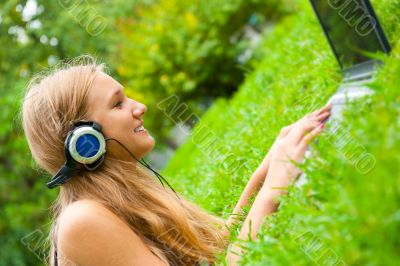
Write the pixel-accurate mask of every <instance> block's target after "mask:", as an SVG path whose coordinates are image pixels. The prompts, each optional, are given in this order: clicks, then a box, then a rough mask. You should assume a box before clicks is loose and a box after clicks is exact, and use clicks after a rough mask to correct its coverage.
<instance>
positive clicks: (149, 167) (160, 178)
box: [105, 138, 180, 199]
mask: <svg viewBox="0 0 400 266" xmlns="http://www.w3.org/2000/svg"><path fill="white" fill-rule="evenodd" d="M107 140H114V141H116V142H117V143H118V144H119V145H120V146H121V147H123V148H124V149H125V150H126V151H127V152H128V153H129V155H130V156H132V157H133V158H134V159H135V160H136V161H138V162H139V163H140V164H141V165H143V166H144V167H146V168H147V169H149V170H150V171H151V172H153V173H154V174H155V175H156V177H157V178H158V180H159V181H160V183H161V185H162V186H163V187H164V188H165V186H164V183H163V181H164V182H165V183H166V184H167V185H168V187H169V188H170V189H171V190H172V191H173V192H174V193H175V195H176V196H177V197H178V199H180V198H179V196H178V194H177V193H176V192H175V190H174V189H173V188H172V186H171V185H170V184H169V183H168V181H167V180H166V179H165V178H164V177H163V176H162V175H160V174H159V173H158V172H157V171H156V170H154V169H153V168H151V166H150V165H149V164H148V163H147V162H146V161H145V160H144V159H141V161H139V160H138V159H137V158H136V157H135V155H133V154H132V153H131V152H130V151H129V150H128V149H127V148H126V147H125V145H123V144H122V143H121V142H120V141H118V140H116V139H114V138H106V139H105V141H107Z"/></svg>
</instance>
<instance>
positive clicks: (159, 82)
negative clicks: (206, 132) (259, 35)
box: [117, 0, 295, 138]
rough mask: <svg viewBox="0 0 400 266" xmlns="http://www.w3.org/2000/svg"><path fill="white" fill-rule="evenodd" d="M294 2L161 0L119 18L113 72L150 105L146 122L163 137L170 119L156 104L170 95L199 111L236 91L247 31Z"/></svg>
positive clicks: (259, 27)
mask: <svg viewBox="0 0 400 266" xmlns="http://www.w3.org/2000/svg"><path fill="white" fill-rule="evenodd" d="M294 2H295V1H291V0H289V1H283V2H282V1H277V0H269V1H260V0H251V1H245V0H233V1H225V0H216V1H213V0H195V1H193V0H184V1H182V0H160V1H158V2H157V3H156V4H154V5H150V6H148V8H142V7H138V9H137V10H136V12H137V13H138V14H139V17H138V18H137V19H131V18H129V19H127V20H123V21H121V23H120V24H119V31H120V32H121V33H122V34H123V35H124V36H125V39H124V40H123V42H122V43H121V44H120V46H119V47H120V51H119V54H120V57H119V59H117V61H119V63H120V64H119V65H118V67H117V71H118V74H119V75H120V76H121V77H122V78H123V81H124V84H126V87H127V90H128V91H129V92H130V93H131V95H133V97H134V98H137V99H139V100H142V101H143V102H144V103H146V104H147V105H148V106H150V107H151V108H149V110H150V112H149V113H150V115H151V116H152V117H151V118H149V119H148V122H147V124H146V126H147V127H149V128H151V129H152V132H155V133H156V134H157V135H158V136H159V137H162V138H163V137H165V136H166V135H167V133H168V132H169V129H170V123H169V121H168V120H167V119H163V116H161V115H160V110H158V109H157V107H156V104H157V103H158V102H159V101H161V100H163V99H164V98H166V97H167V96H170V95H171V94H176V95H178V96H179V97H180V98H182V99H184V100H185V101H186V102H187V104H188V105H189V107H190V108H191V109H192V110H195V111H196V112H198V113H199V114H200V113H202V112H203V111H204V110H205V109H206V108H207V107H208V106H209V105H210V103H211V101H212V100H213V98H215V97H217V96H230V95H231V94H232V93H233V92H234V91H236V89H237V87H238V85H239V84H240V83H241V82H242V80H243V68H246V66H244V65H243V64H244V62H240V61H239V60H238V58H239V57H240V56H241V55H243V53H244V52H245V50H246V49H248V48H249V46H250V41H251V40H250V39H249V38H248V37H246V34H247V35H248V34H249V31H250V29H252V31H259V30H262V28H264V27H265V25H266V23H267V22H268V23H271V22H273V21H275V20H277V19H279V18H280V17H282V16H283V15H285V14H287V13H289V12H293V9H294V8H291V7H290V6H291V5H290V4H292V3H294ZM175 117H176V116H175ZM160 118H161V120H160Z"/></svg>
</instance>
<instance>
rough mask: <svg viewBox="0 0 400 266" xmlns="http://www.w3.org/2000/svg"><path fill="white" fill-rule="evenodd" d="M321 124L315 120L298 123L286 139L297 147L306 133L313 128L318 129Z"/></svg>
mask: <svg viewBox="0 0 400 266" xmlns="http://www.w3.org/2000/svg"><path fill="white" fill-rule="evenodd" d="M320 124H321V123H320V122H318V121H315V120H308V121H305V122H302V123H299V124H298V125H296V127H294V128H293V129H292V131H291V132H289V134H288V138H289V139H290V141H292V142H293V143H294V144H295V145H297V144H298V143H299V142H300V141H301V140H302V139H303V138H304V135H305V134H306V133H307V132H310V131H312V130H314V128H316V127H318V126H319V125H320Z"/></svg>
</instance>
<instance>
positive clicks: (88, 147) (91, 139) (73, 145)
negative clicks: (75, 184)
mask: <svg viewBox="0 0 400 266" xmlns="http://www.w3.org/2000/svg"><path fill="white" fill-rule="evenodd" d="M64 152H65V158H66V161H65V163H64V165H63V166H62V167H61V168H60V169H59V170H58V172H57V173H56V174H55V175H54V176H53V177H52V178H51V180H50V182H48V183H47V184H46V185H47V187H48V188H54V187H56V186H59V185H62V184H64V183H65V182H67V181H68V180H70V179H71V178H72V177H73V176H74V175H76V174H77V173H78V171H79V170H81V169H82V168H83V167H84V168H86V169H87V170H89V171H93V170H95V169H97V168H98V167H99V166H100V165H101V163H102V162H103V161H104V158H105V155H106V140H105V138H104V135H103V133H102V132H101V126H100V124H98V123H96V122H93V121H78V122H76V123H74V124H73V126H72V129H71V130H70V131H69V132H68V134H67V138H66V140H65V143H64Z"/></svg>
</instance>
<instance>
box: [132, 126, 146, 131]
mask: <svg viewBox="0 0 400 266" xmlns="http://www.w3.org/2000/svg"><path fill="white" fill-rule="evenodd" d="M133 131H135V132H140V131H144V127H143V126H140V127H137V128H135V129H134V130H133Z"/></svg>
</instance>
